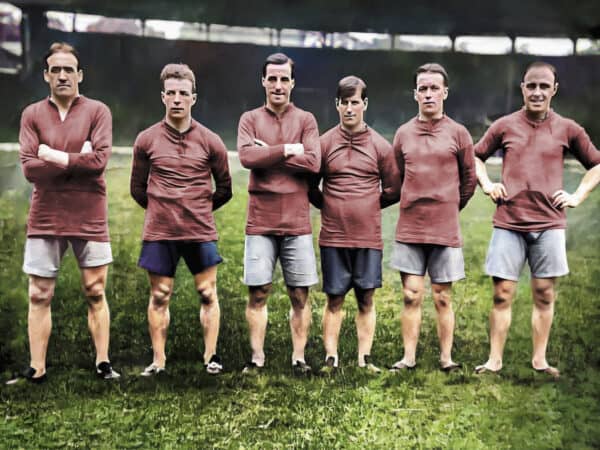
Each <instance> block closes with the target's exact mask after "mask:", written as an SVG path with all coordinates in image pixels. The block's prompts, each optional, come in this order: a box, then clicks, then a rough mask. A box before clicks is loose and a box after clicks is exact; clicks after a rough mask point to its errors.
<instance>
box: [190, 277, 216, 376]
mask: <svg viewBox="0 0 600 450" xmlns="http://www.w3.org/2000/svg"><path fill="white" fill-rule="evenodd" d="M194 281H195V282H196V290H197V291H198V294H199V295H200V302H201V306H200V324H201V325H202V331H203V333H204V364H208V362H209V360H210V357H211V356H212V355H214V354H216V353H217V339H218V338H219V324H220V320H221V310H220V308H219V299H218V297H217V266H212V267H209V268H208V269H206V270H204V271H203V272H200V273H198V274H196V275H194Z"/></svg>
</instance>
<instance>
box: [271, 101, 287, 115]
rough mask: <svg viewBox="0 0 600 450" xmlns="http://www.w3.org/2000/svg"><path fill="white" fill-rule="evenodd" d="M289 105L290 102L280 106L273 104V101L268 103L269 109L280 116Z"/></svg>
mask: <svg viewBox="0 0 600 450" xmlns="http://www.w3.org/2000/svg"><path fill="white" fill-rule="evenodd" d="M289 105H290V102H287V103H284V104H283V105H280V106H273V105H272V104H271V103H267V109H269V110H271V111H273V112H274V113H275V114H277V115H278V116H280V115H282V114H283V113H284V112H285V110H286V109H287V107H288V106H289Z"/></svg>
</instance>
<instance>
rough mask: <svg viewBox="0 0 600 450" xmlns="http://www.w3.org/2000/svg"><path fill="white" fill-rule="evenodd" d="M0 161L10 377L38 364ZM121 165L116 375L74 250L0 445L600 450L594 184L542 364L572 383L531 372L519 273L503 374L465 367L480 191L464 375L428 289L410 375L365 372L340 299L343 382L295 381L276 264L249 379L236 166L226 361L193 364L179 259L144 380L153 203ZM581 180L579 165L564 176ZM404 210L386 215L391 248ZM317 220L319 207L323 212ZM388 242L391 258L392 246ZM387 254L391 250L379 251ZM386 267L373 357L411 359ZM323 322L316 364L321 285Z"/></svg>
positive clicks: (21, 201) (478, 226)
mask: <svg viewBox="0 0 600 450" xmlns="http://www.w3.org/2000/svg"><path fill="white" fill-rule="evenodd" d="M15 160H16V157H15V155H7V154H0V176H1V179H2V180H3V184H2V191H1V192H0V237H1V239H2V248H1V249H0V374H1V375H2V380H5V379H7V378H8V377H9V376H10V374H11V372H12V371H13V370H15V369H17V368H20V367H21V366H23V365H24V364H25V363H26V362H27V361H28V347H27V333H26V322H27V320H26V317H27V279H26V277H25V275H24V274H23V273H22V272H21V270H20V266H21V264H22V253H23V252H22V249H23V244H24V239H25V233H24V223H25V218H26V212H27V198H28V195H29V189H30V188H29V187H28V186H27V184H26V183H25V182H24V180H23V179H22V177H21V176H20V175H19V168H18V166H15V165H14V161H15ZM129 163H130V161H129V158H127V157H122V156H121V157H118V156H115V157H113V158H112V160H111V165H110V170H109V171H108V175H107V178H108V186H109V209H110V227H111V235H112V242H113V252H114V256H115V263H114V264H113V265H112V267H111V269H110V275H109V284H108V289H107V294H108V297H109V303H110V306H111V313H112V326H111V336H112V339H111V358H112V360H113V363H114V365H115V367H116V368H118V369H119V370H121V371H122V373H123V377H122V379H121V381H119V382H115V383H105V382H101V381H98V380H96V379H95V378H93V376H92V363H93V358H94V355H93V351H92V344H91V340H90V337H89V334H88V332H87V325H86V319H85V316H86V306H85V301H84V299H83V296H82V295H81V293H80V288H79V274H78V270H77V268H76V264H75V261H74V259H73V258H72V256H71V255H69V256H68V257H67V258H66V259H65V260H64V264H63V267H62V270H61V273H60V276H59V279H58V283H57V289H56V295H55V299H54V300H53V327H54V328H53V334H52V337H51V340H50V346H49V350H48V366H49V368H48V374H49V377H50V380H49V382H48V383H46V384H45V385H42V386H30V385H15V386H4V385H2V386H0V436H1V438H0V448H11V449H12V448H23V449H32V448H54V447H61V448H102V449H104V448H106V449H108V448H245V449H248V448H256V449H263V448H277V449H280V448H332V449H333V448H367V447H370V448H467V449H472V448H474V449H477V448H481V449H484V448H485V449H487V448H513V449H523V448H532V449H543V448H577V449H584V448H597V447H598V446H600V405H599V402H598V398H600V377H599V375H600V350H599V345H598V344H599V341H600V339H599V336H600V312H599V310H598V308H597V302H598V299H599V298H600V292H599V288H598V280H599V279H600V264H599V263H600V261H599V259H600V257H599V256H598V255H599V252H598V250H599V249H600V237H599V235H598V231H597V230H598V229H599V223H598V222H599V221H600V193H599V192H595V193H593V194H592V195H591V196H590V197H589V198H588V200H587V201H586V203H585V204H584V206H583V207H581V208H578V209H576V210H572V211H570V212H569V220H570V228H569V233H568V252H569V262H570V265H571V270H572V274H571V275H570V276H568V277H566V278H564V279H563V280H562V281H561V283H560V284H559V299H558V303H557V305H556V319H555V324H554V327H553V331H552V336H551V340H550V346H549V351H548V354H549V359H550V361H551V362H552V363H554V364H558V366H559V368H560V369H561V371H562V374H563V377H562V379H561V380H560V381H559V382H550V381H549V380H548V379H547V378H545V377H544V376H540V375H538V374H535V373H534V372H533V371H532V370H531V369H530V366H529V360H530V353H531V326H530V315H531V298H530V290H529V286H528V278H527V275H526V274H524V276H523V277H522V280H521V283H520V285H519V290H518V297H517V300H516V302H515V306H514V314H513V317H514V320H513V326H512V328H511V331H510V335H509V340H508V343H507V346H506V353H505V367H504V368H503V370H502V374H501V375H498V376H496V375H491V376H480V377H477V376H475V375H473V374H472V369H473V367H474V366H475V365H476V364H479V363H482V362H483V361H484V360H485V359H486V356H487V351H488V325H487V316H488V313H489V309H490V305H491V283H490V281H489V279H488V277H486V276H485V274H484V273H483V260H484V257H485V251H486V248H487V243H488V239H489V236H490V233H491V216H492V213H493V206H492V204H491V202H489V200H488V199H487V198H485V197H484V196H483V195H482V194H481V192H479V191H478V193H477V194H476V196H475V197H474V199H473V200H472V202H471V203H470V204H469V206H468V207H467V208H466V209H465V211H464V212H463V214H462V227H463V235H464V238H465V249H464V251H465V260H466V268H467V273H468V278H467V280H465V281H462V282H460V283H457V284H456V285H455V289H454V306H455V310H456V317H457V323H456V338H455V348H454V356H455V359H456V360H458V361H461V362H463V363H464V365H465V368H464V369H463V370H461V371H458V372H456V373H453V374H450V375H446V374H443V373H441V372H439V371H438V370H437V368H438V362H437V359H438V343H437V335H436V331H435V320H434V319H435V315H434V308H433V305H432V301H431V298H430V297H429V298H428V299H427V304H426V307H425V311H424V319H423V326H422V330H421V339H420V343H419V347H418V358H419V368H418V369H417V370H415V371H413V372H410V373H406V374H400V375H393V374H388V373H384V374H382V375H380V376H370V375H367V374H364V373H362V372H361V371H359V370H358V369H357V367H356V363H355V359H356V331H355V328H354V314H355V313H356V305H355V300H354V297H353V296H352V295H350V296H349V297H348V299H347V302H346V306H345V309H346V317H345V319H344V324H343V328H342V333H341V336H340V358H341V364H342V367H343V368H342V370H341V371H340V373H338V375H337V376H335V377H334V378H327V379H325V378H316V377H315V378H310V379H299V378H295V377H293V376H292V373H291V369H290V361H289V359H290V353H291V342H290V332H289V325H288V322H287V316H288V311H289V300H288V299H287V295H286V294H285V289H284V287H283V282H282V277H281V273H280V271H278V272H277V275H276V279H275V283H274V291H273V294H272V295H271V297H270V299H269V313H270V316H269V328H268V331H267V338H266V353H267V362H268V366H267V368H266V370H265V371H264V373H262V374H261V375H259V376H255V377H248V376H244V375H242V374H241V373H240V369H241V367H242V366H243V364H244V362H245V361H246V360H247V359H248V357H249V346H248V338H247V328H246V323H245V319H244V306H245V302H246V288H245V287H244V286H243V284H242V282H241V278H242V263H243V235H244V219H245V209H246V201H247V193H246V183H247V174H246V172H243V171H239V168H236V172H235V176H234V190H235V194H234V198H233V200H232V201H231V202H230V203H229V204H227V205H226V206H225V207H224V208H222V210H220V211H218V213H217V223H218V229H219V234H220V241H219V248H220V252H221V253H222V255H223V257H224V259H225V263H224V264H222V265H221V266H220V267H219V287H218V288H219V297H220V303H221V311H222V326H221V334H220V339H219V349H220V353H221V355H222V357H223V359H224V362H225V365H226V369H227V372H226V373H225V374H224V375H222V376H219V377H216V378H215V377H209V376H208V375H206V374H205V373H204V371H203V369H202V367H201V364H200V361H201V355H202V338H201V331H200V326H199V322H198V307H199V302H198V298H197V295H196V294H195V292H194V287H193V283H192V278H191V276H190V275H189V273H188V272H187V270H186V268H185V265H182V266H181V267H180V268H179V271H178V274H177V280H176V287H175V293H174V296H173V300H172V306H171V317H172V321H171V327H170V330H169V339H168V344H167V352H168V358H169V359H168V371H169V372H168V376H167V377H164V378H163V379H160V380H154V379H150V380H148V379H145V378H142V377H139V376H138V375H137V374H138V373H139V372H140V370H141V369H142V368H143V367H144V366H145V365H146V364H148V363H149V362H150V360H151V348H150V340H149V337H148V333H147V323H146V305H147V299H148V282H147V279H146V275H145V273H144V271H143V270H141V269H139V268H137V267H136V261H137V257H138V253H139V248H140V236H141V226H142V220H143V211H142V210H141V209H140V208H139V207H137V205H135V204H134V202H133V200H131V199H130V197H129V194H128V186H129ZM580 176H581V174H580V173H570V174H569V176H568V179H567V185H568V186H569V187H570V188H572V187H573V186H575V185H576V184H577V181H578V179H579V178H580ZM396 218H397V206H394V207H391V208H390V209H388V210H386V212H385V214H384V233H385V240H386V245H387V246H386V250H388V249H389V243H390V241H391V240H392V236H393V232H394V226H395V221H396ZM314 224H315V229H318V215H315V216H314ZM387 254H389V252H387V253H386V255H387ZM385 260H386V261H387V256H386V258H385ZM384 267H385V272H384V287H383V288H382V289H380V290H379V291H378V292H377V295H376V305H377V311H378V324H377V331H376V338H375V345H374V349H373V357H374V360H375V361H376V362H377V363H379V364H380V365H384V364H391V363H392V362H393V361H395V360H396V359H398V357H399V356H400V355H401V353H402V348H401V338H400V321H399V317H400V311H401V295H400V282H399V277H398V275H397V274H395V273H393V272H392V271H390V270H389V269H388V268H387V265H386V266H384ZM311 300H312V303H313V327H312V331H311V336H310V339H309V343H308V347H307V358H308V361H309V363H311V364H312V365H313V366H319V365H320V364H321V362H322V360H323V356H324V355H323V346H322V340H321V337H320V332H321V326H320V322H321V317H322V307H323V305H324V302H325V296H324V294H323V293H322V292H320V291H319V289H314V290H312V291H311Z"/></svg>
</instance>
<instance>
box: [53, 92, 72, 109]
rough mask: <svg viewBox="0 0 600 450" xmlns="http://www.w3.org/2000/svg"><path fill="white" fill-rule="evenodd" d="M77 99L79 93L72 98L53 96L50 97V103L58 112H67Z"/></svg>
mask: <svg viewBox="0 0 600 450" xmlns="http://www.w3.org/2000/svg"><path fill="white" fill-rule="evenodd" d="M77 97H79V92H78V93H77V94H75V95H74V96H73V97H56V96H55V95H53V94H51V95H50V99H51V100H52V103H54V104H55V105H56V107H57V108H58V110H59V111H68V110H69V108H71V105H72V104H73V102H74V101H75V99H76V98H77Z"/></svg>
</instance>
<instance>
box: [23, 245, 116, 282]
mask: <svg viewBox="0 0 600 450" xmlns="http://www.w3.org/2000/svg"><path fill="white" fill-rule="evenodd" d="M69 244H71V248H72V249H73V253H74V254H75V258H77V262H78V263H79V267H80V268H88V267H99V266H105V265H106V264H110V263H111V262H112V260H113V259H112V251H111V248H110V242H97V241H86V240H85V239H77V238H70V237H57V238H27V241H26V242H25V258H24V261H23V272H25V273H26V274H27V275H37V276H38V277H45V278H56V277H57V276H58V270H59V269H60V261H61V260H62V257H63V255H64V254H65V252H66V251H67V248H68V247H69Z"/></svg>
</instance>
